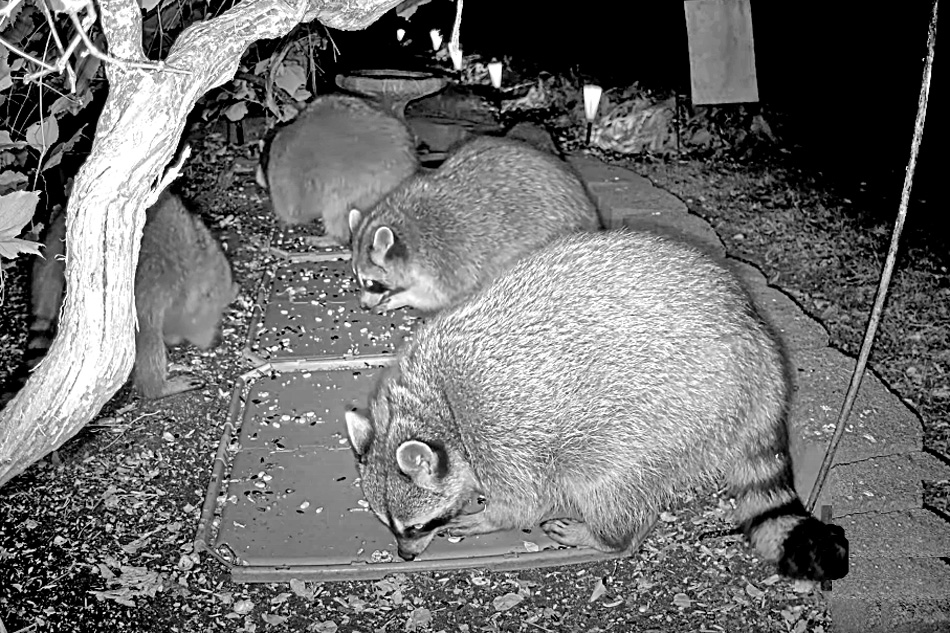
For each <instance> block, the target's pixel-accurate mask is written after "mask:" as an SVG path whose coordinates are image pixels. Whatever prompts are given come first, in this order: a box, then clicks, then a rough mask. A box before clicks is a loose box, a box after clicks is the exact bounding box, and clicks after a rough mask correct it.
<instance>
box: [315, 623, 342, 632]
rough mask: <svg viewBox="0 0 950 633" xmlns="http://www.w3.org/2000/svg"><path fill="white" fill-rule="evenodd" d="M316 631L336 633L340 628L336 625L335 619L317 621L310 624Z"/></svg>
mask: <svg viewBox="0 0 950 633" xmlns="http://www.w3.org/2000/svg"><path fill="white" fill-rule="evenodd" d="M310 628H311V629H313V631H314V632H315V633H336V630H337V629H338V628H339V627H338V626H337V625H336V622H334V621H333V620H327V621H326V622H317V623H316V624H312V625H311V626H310Z"/></svg>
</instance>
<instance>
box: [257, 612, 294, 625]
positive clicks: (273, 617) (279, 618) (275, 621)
mask: <svg viewBox="0 0 950 633" xmlns="http://www.w3.org/2000/svg"><path fill="white" fill-rule="evenodd" d="M261 619H262V620H264V622H267V623H268V624H271V625H274V626H277V625H280V624H283V623H284V622H286V621H287V619H288V618H287V616H285V615H277V614H276V613H263V614H261Z"/></svg>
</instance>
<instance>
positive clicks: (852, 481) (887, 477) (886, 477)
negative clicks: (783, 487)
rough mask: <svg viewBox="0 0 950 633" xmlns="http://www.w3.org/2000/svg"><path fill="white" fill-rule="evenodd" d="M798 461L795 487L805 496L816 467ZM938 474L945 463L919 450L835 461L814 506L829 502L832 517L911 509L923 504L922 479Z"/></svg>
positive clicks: (810, 487) (810, 486) (944, 473)
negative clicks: (850, 460)
mask: <svg viewBox="0 0 950 633" xmlns="http://www.w3.org/2000/svg"><path fill="white" fill-rule="evenodd" d="M819 461H820V460H819ZM799 463H800V461H799ZM799 463H796V465H795V488H796V489H797V490H798V493H799V495H800V496H801V497H802V498H803V499H804V498H807V497H808V494H809V493H810V492H811V489H812V486H813V485H814V481H815V478H816V477H817V473H818V467H815V468H814V470H804V469H802V468H801V467H800V466H799ZM808 465H809V464H806V467H807V466H808ZM941 475H942V476H944V477H945V476H946V470H945V466H944V464H943V463H942V462H941V461H940V460H938V459H937V458H936V457H934V456H933V455H930V454H928V453H922V452H915V453H904V454H900V455H888V456H887V457H873V458H870V459H865V460H862V461H859V462H852V463H849V464H841V463H838V464H836V465H835V466H834V467H833V468H832V469H831V472H830V473H829V475H828V482H827V484H826V485H825V488H824V489H823V490H822V491H821V495H820V496H819V497H818V504H817V506H816V507H820V506H821V505H822V504H831V506H832V510H833V512H834V516H835V517H841V516H846V515H852V514H865V513H883V512H895V511H898V510H914V509H917V508H920V507H921V506H922V505H923V490H924V488H923V481H925V480H933V479H936V478H938V477H939V476H941ZM948 553H950V552H948Z"/></svg>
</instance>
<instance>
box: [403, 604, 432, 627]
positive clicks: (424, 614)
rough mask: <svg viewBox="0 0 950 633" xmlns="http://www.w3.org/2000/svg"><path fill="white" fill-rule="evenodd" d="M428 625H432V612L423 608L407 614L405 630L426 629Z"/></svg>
mask: <svg viewBox="0 0 950 633" xmlns="http://www.w3.org/2000/svg"><path fill="white" fill-rule="evenodd" d="M430 624H432V612H431V611H429V610H428V609H426V608H425V607H419V608H418V609H415V610H413V612H412V613H410V614H409V618H408V619H407V620H406V630H407V631H418V630H419V629H421V628H428V627H429V625H430Z"/></svg>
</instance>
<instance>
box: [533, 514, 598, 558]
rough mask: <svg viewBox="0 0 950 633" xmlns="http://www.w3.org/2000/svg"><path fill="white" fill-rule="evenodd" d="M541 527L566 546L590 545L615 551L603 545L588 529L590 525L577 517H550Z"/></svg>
mask: <svg viewBox="0 0 950 633" xmlns="http://www.w3.org/2000/svg"><path fill="white" fill-rule="evenodd" d="M541 529H542V530H544V533H545V534H547V535H548V538H550V539H551V540H552V541H554V542H555V543H557V544H559V545H566V546H567V547H592V548H594V549H597V550H600V551H615V548H609V547H607V546H605V545H604V544H603V543H602V542H601V541H600V539H598V538H597V537H596V536H594V534H593V533H592V532H591V531H590V526H589V525H587V524H586V523H584V522H583V521H578V520H577V519H567V518H564V519H550V520H548V521H545V522H544V523H542V524H541Z"/></svg>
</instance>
